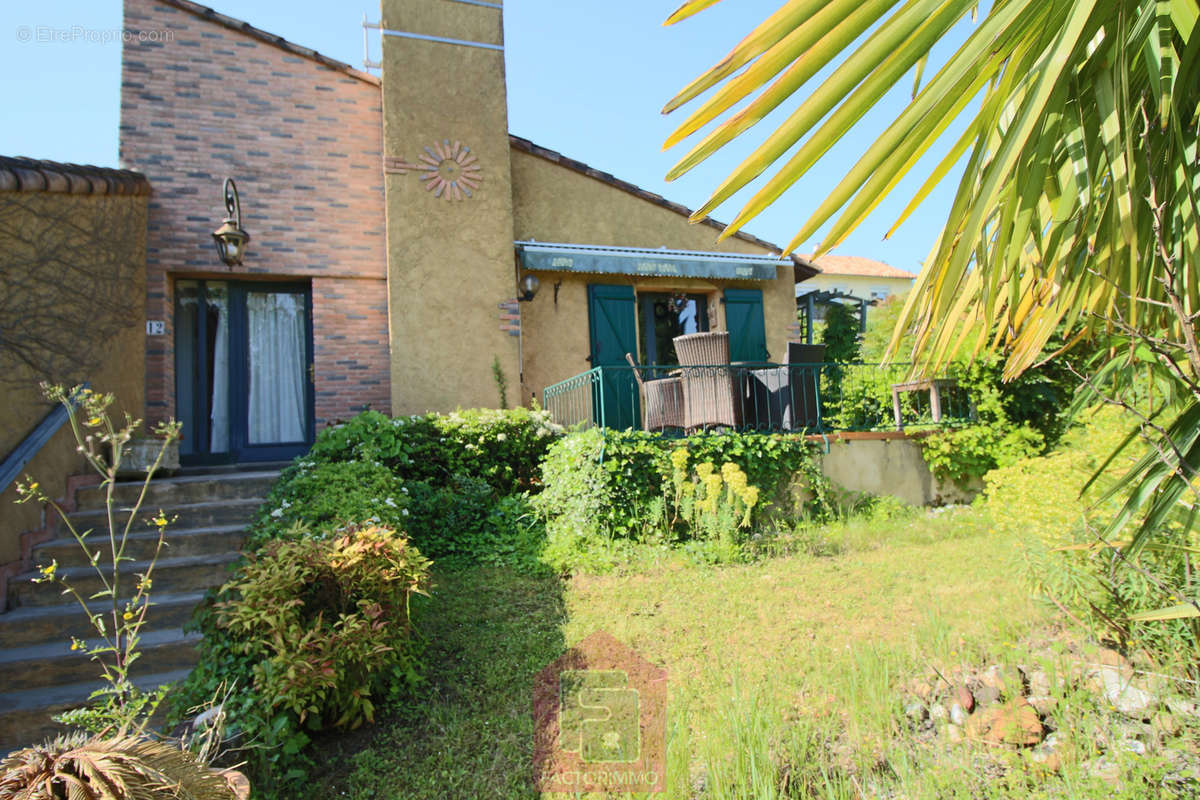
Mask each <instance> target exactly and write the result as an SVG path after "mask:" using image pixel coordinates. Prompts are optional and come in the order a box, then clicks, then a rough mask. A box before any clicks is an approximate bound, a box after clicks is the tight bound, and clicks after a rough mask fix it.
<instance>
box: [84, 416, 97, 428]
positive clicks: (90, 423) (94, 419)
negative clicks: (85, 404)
mask: <svg viewBox="0 0 1200 800" xmlns="http://www.w3.org/2000/svg"><path fill="white" fill-rule="evenodd" d="M87 424H88V427H89V428H95V427H96V426H97V425H99V424H100V418H99V417H92V418H91V419H89V420H88V421H87Z"/></svg>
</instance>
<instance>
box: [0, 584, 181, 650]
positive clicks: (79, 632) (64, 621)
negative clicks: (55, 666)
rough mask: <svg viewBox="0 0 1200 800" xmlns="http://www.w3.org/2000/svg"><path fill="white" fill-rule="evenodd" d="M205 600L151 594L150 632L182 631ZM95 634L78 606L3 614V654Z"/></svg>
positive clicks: (99, 606)
mask: <svg viewBox="0 0 1200 800" xmlns="http://www.w3.org/2000/svg"><path fill="white" fill-rule="evenodd" d="M203 599H204V592H185V593H178V594H169V593H167V592H165V591H162V592H159V591H155V592H153V593H151V595H150V603H151V605H150V611H149V612H147V615H146V619H147V623H148V624H147V630H153V629H154V628H175V629H182V628H183V626H184V624H186V623H187V622H188V621H189V620H191V618H192V612H193V611H195V609H196V606H198V605H199V604H200V601H201V600H203ZM88 608H89V610H91V611H92V612H93V613H104V612H105V611H106V609H109V608H111V606H108V605H107V604H105V603H103V602H102V601H93V602H91V603H89V604H88ZM95 635H96V631H95V629H94V628H92V626H91V624H90V623H89V622H88V619H87V617H86V616H84V613H83V609H81V608H80V607H79V604H78V603H71V604H70V605H67V604H59V605H52V606H27V607H24V608H14V609H13V610H12V611H10V612H8V613H7V614H0V655H3V652H4V651H7V650H9V649H11V648H19V647H20V648H24V647H31V646H33V645H38V644H43V643H46V642H63V643H66V642H69V641H70V640H71V637H79V638H81V639H87V638H89V637H92V636H95ZM65 646H66V645H65V644H64V647H65Z"/></svg>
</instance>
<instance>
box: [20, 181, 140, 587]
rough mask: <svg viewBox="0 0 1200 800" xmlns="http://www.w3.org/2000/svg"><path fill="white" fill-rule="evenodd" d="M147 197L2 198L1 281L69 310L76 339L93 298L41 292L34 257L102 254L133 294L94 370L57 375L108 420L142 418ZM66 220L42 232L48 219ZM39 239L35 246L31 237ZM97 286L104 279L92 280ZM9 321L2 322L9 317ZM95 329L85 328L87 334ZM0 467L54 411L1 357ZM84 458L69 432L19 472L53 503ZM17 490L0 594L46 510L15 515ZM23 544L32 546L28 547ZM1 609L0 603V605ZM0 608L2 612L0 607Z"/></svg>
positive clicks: (50, 289)
mask: <svg viewBox="0 0 1200 800" xmlns="http://www.w3.org/2000/svg"><path fill="white" fill-rule="evenodd" d="M146 200H147V198H146V197H145V196H127V197H121V196H81V195H72V194H65V193H44V194H29V193H8V192H0V207H2V210H0V218H2V219H3V224H0V272H2V273H4V275H5V281H9V280H18V281H25V280H28V281H36V282H38V283H37V285H38V286H39V287H40V288H41V289H43V290H44V291H45V292H47V293H49V294H50V295H51V296H52V298H53V302H55V303H56V304H58V305H59V307H60V308H63V309H65V310H66V313H67V315H68V316H69V317H70V318H71V319H73V320H74V321H75V324H76V325H77V328H74V329H73V330H74V335H76V336H78V337H79V338H80V340H81V341H82V340H86V339H87V337H89V335H91V336H95V335H96V332H95V324H94V319H95V316H94V314H95V301H94V297H93V290H89V288H88V284H85V283H84V282H83V281H82V280H80V281H79V282H68V283H46V282H45V278H44V277H43V276H42V275H41V274H40V273H39V272H38V253H39V252H40V253H45V252H47V251H53V252H54V254H55V257H56V258H63V259H67V260H69V261H72V262H75V263H77V264H80V265H82V266H84V267H86V266H87V265H88V264H90V263H94V260H95V259H96V252H97V250H98V249H102V250H104V251H105V252H106V257H105V262H104V264H105V269H106V270H107V269H109V268H110V267H111V270H112V271H113V273H114V274H113V275H112V276H111V280H113V281H115V282H118V283H117V287H118V289H119V288H120V287H125V289H126V290H127V291H128V292H129V298H130V304H131V307H130V309H129V315H128V316H127V317H125V318H124V322H123V323H122V324H121V325H120V326H118V327H115V328H114V330H116V333H115V335H113V336H112V337H111V338H109V339H108V340H107V341H105V342H104V343H103V347H102V348H101V349H100V350H99V351H98V354H97V358H98V362H97V363H92V364H82V363H77V364H75V365H74V366H73V367H68V368H66V369H65V370H64V371H63V372H62V373H61V374H59V375H58V376H57V377H58V380H60V381H61V382H62V383H64V384H70V385H73V384H76V383H81V382H83V381H88V382H90V383H91V385H92V387H93V388H94V389H96V390H98V391H103V392H110V393H112V394H114V395H116V403H115V405H114V412H115V413H116V414H117V415H118V418H120V415H121V414H122V413H123V412H126V411H128V412H129V413H130V414H132V415H133V416H134V417H140V416H141V414H142V409H143V408H144V385H145V382H144V378H145V371H144V363H145V362H144V361H143V353H144V350H145V327H144V322H143V320H144V298H145V293H144V292H145V290H144V265H145V260H146V241H145V232H146ZM64 217H65V218H67V219H69V220H70V224H69V225H68V224H64V223H57V224H55V225H53V226H52V227H50V228H49V229H47V228H46V227H45V225H44V223H45V221H46V220H47V219H54V220H62V219H63V218H64ZM35 230H36V231H38V235H37V237H36V238H35V239H33V240H32V241H31V240H30V239H29V238H28V236H29V233H30V232H31V231H35ZM94 279H96V280H100V279H102V276H101V275H99V274H96V275H95V276H94ZM6 313H7V312H6ZM90 323H93V324H91V327H89V324H90ZM0 374H2V375H3V378H2V379H0V408H3V409H4V416H3V422H2V423H0V458H3V457H6V456H7V455H8V454H9V453H10V452H11V451H12V450H13V448H14V447H16V446H17V445H18V444H19V443H20V442H21V441H23V440H24V438H25V437H26V436H27V435H28V434H29V433H30V432H31V431H32V430H33V429H34V428H35V427H36V426H37V424H38V423H39V422H40V421H41V420H42V418H43V417H44V416H45V415H46V413H47V412H49V411H50V410H51V409H52V407H53V406H52V405H51V404H50V403H48V402H46V401H45V400H44V399H43V398H42V394H41V391H40V389H39V388H38V382H39V380H41V379H42V377H43V376H41V375H39V374H38V373H36V372H35V371H34V370H32V369H31V368H30V367H29V366H28V365H26V364H23V363H21V362H20V361H19V360H17V359H16V358H14V357H12V356H11V355H6V353H5V351H3V350H0ZM83 467H84V462H83V460H82V458H81V457H80V456H79V455H78V454H77V453H76V452H75V442H74V440H73V439H72V438H71V435H70V433H69V431H68V430H66V429H63V430H60V431H59V432H58V433H57V434H56V435H55V436H54V437H53V438H52V439H51V440H50V442H49V443H48V444H47V445H46V446H45V447H43V449H42V450H41V451H40V452H39V453H38V455H37V456H36V457H35V458H34V459H33V460H32V461H31V462H30V463H29V464H27V465H26V466H25V467H24V468H23V469H22V473H21V474H22V476H24V475H25V474H29V475H32V476H34V477H35V478H36V479H37V480H38V481H39V482H40V483H41V485H42V489H43V490H44V491H45V492H46V494H47V495H49V496H50V497H52V498H55V499H61V498H63V497H64V491H65V487H66V478H67V476H68V475H72V474H75V473H78V472H80V471H81V470H82V469H83ZM16 499H17V495H16V490H15V487H14V486H10V487H7V488H6V489H4V490H3V491H0V584H2V583H3V577H4V575H5V574H8V573H10V572H14V571H15V570H17V569H18V568H19V566H20V565H19V564H18V563H16V562H18V561H19V560H20V559H21V558H22V556H23V553H22V541H21V534H22V533H24V532H27V531H30V530H32V529H35V528H39V527H41V525H42V521H43V509H41V508H40V507H38V506H37V505H35V504H25V505H20V506H18V505H14V501H15V500H16ZM26 539H28V537H26ZM0 600H2V598H0ZM0 607H2V604H0Z"/></svg>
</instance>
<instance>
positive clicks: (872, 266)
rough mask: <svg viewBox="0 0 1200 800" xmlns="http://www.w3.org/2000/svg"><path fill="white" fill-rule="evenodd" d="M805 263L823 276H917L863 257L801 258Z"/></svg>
mask: <svg viewBox="0 0 1200 800" xmlns="http://www.w3.org/2000/svg"><path fill="white" fill-rule="evenodd" d="M801 258H803V259H804V261H805V263H808V264H814V265H815V266H816V267H817V269H818V270H820V272H821V274H822V275H860V276H862V277H866V278H906V279H908V280H910V281H911V280H913V279H914V278H916V277H917V276H916V275H914V274H913V273H911V272H908V271H906V270H902V269H897V268H896V267H893V266H891V265H890V264H885V263H883V262H882V261H876V260H874V259H872V258H863V257H861V256H834V255H824V256H821V257H820V258H818V259H816V260H815V261H814V260H812V258H811V257H810V256H801Z"/></svg>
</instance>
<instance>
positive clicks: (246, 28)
mask: <svg viewBox="0 0 1200 800" xmlns="http://www.w3.org/2000/svg"><path fill="white" fill-rule="evenodd" d="M159 2H162V3H164V4H166V5H169V6H174V7H175V8H178V9H179V10H181V11H186V12H188V13H189V14H194V15H196V16H197V17H200V18H201V19H205V20H208V21H210V22H215V23H217V24H218V25H221V26H223V27H226V28H229V29H230V30H234V31H237V32H238V33H244V34H246V35H247V36H251V37H253V38H255V39H258V40H260V41H263V42H266V43H267V44H272V45H275V46H276V47H278V48H279V49H281V50H286V51H287V52H289V53H295V54H296V55H298V56H303V57H304V58H307V59H309V60H311V61H316V62H317V63H318V64H321V65H322V66H326V67H329V68H330V69H333V70H337V71H338V72H343V73H345V74H347V75H349V76H350V77H352V78H358V79H359V80H360V81H363V82H365V83H369V84H372V85H374V86H380V85H381V82H380V80H379V78H378V77H376V76H375V75H372V74H371V73H369V72H363V71H362V70H360V69H357V68H356V67H352V66H350V65H349V64H347V63H346V62H344V61H338V60H337V59H336V58H330V57H329V56H327V55H324V54H322V53H318V52H317V51H316V50H313V49H312V48H311V47H305V46H304V45H300V44H296V43H295V42H291V41H288V40H287V39H285V38H283V37H282V36H276V35H275V34H273V33H271V32H270V31H265V30H263V29H262V28H256V27H254V26H253V25H251V24H250V23H249V22H245V21H243V20H240V19H237V18H236V17H231V16H229V15H227V14H222V13H221V12H219V11H215V10H213V9H211V8H209V7H208V6H202V5H200V4H199V3H193V2H192V1H191V0H159Z"/></svg>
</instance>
